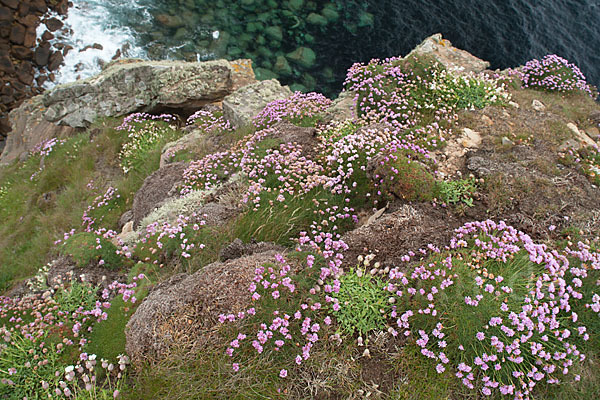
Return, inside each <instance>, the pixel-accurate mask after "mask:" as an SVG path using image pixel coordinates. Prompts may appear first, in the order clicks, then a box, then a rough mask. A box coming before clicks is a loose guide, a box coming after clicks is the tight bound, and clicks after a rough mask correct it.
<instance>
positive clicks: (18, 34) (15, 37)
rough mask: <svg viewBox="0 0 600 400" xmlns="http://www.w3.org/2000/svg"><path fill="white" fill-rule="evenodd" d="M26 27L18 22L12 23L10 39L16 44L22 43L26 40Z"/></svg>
mask: <svg viewBox="0 0 600 400" xmlns="http://www.w3.org/2000/svg"><path fill="white" fill-rule="evenodd" d="M25 32H26V28H25V27H24V26H23V25H21V24H19V23H18V22H16V23H14V24H13V25H12V28H11V30H10V41H11V42H13V43H14V44H18V45H22V44H23V43H24V42H25Z"/></svg>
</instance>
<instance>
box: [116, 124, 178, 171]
mask: <svg viewBox="0 0 600 400" xmlns="http://www.w3.org/2000/svg"><path fill="white" fill-rule="evenodd" d="M174 121H175V117H173V116H172V115H169V114H162V115H150V114H145V113H136V114H131V115H129V116H128V117H125V119H124V120H123V123H122V124H121V125H120V126H119V127H118V128H117V130H120V131H125V132H127V134H128V135H127V141H126V142H125V144H124V145H123V149H122V150H121V153H120V154H119V158H120V159H121V167H122V168H123V171H124V172H125V173H128V172H129V171H131V170H132V169H138V168H140V167H141V164H142V163H143V162H144V161H145V156H146V155H147V154H148V153H149V152H150V151H152V150H154V149H155V148H156V147H157V146H159V145H161V144H166V143H167V142H170V141H173V140H175V139H177V138H178V137H179V136H180V135H181V134H180V133H179V131H177V129H175V127H174V126H172V125H170V124H169V122H174Z"/></svg>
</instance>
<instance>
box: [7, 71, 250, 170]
mask: <svg viewBox="0 0 600 400" xmlns="http://www.w3.org/2000/svg"><path fill="white" fill-rule="evenodd" d="M253 82H256V79H255V77H254V72H253V71H252V66H251V62H250V60H236V61H226V60H216V61H206V62H200V63H193V62H183V61H141V60H120V61H116V62H114V63H111V64H109V65H108V66H107V67H106V68H105V69H104V70H103V71H102V72H101V73H100V74H98V75H96V76H94V77H91V78H88V79H84V80H79V81H76V82H73V83H68V84H64V85H58V86H56V87H55V88H54V89H53V90H51V91H48V92H46V93H44V94H43V95H39V96H36V97H34V98H32V99H31V100H30V101H28V102H26V103H25V104H23V105H21V107H19V108H17V109H15V110H13V111H12V112H11V113H10V117H9V121H10V125H11V126H12V130H11V131H10V133H9V134H8V137H7V142H6V148H5V150H4V152H3V153H2V156H1V157H0V163H6V162H11V161H12V160H15V159H17V158H18V157H19V155H20V154H21V153H23V152H25V151H31V150H32V149H33V148H34V147H35V146H36V145H37V144H39V143H42V142H43V141H45V140H48V139H51V138H52V137H56V136H57V135H58V134H62V135H63V136H64V135H66V134H68V133H70V131H72V130H73V129H72V128H84V127H87V126H89V124H90V123H91V122H93V121H94V120H95V119H96V118H98V117H117V116H121V115H125V114H129V113H132V112H137V111H143V112H165V111H166V112H172V111H177V112H184V113H189V114H191V113H192V112H194V111H196V110H198V109H199V108H201V107H202V106H204V105H206V104H209V103H213V102H218V101H221V100H223V98H224V97H225V96H227V95H229V94H231V93H233V92H234V91H235V90H237V89H238V88H240V87H242V86H245V85H248V84H250V83H253ZM61 126H64V127H66V128H61ZM67 131H69V132H67Z"/></svg>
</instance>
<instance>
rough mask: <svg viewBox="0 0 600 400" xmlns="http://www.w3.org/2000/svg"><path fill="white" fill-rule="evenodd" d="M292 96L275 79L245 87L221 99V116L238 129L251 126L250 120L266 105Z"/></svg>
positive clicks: (286, 88) (287, 89) (288, 90)
mask: <svg viewBox="0 0 600 400" xmlns="http://www.w3.org/2000/svg"><path fill="white" fill-rule="evenodd" d="M291 95H292V91H291V90H290V89H289V88H288V87H287V86H281V84H280V83H279V82H278V81H277V80H276V79H270V80H268V81H260V82H256V83H253V84H251V85H246V86H244V87H242V88H240V89H238V90H236V91H235V92H234V93H232V94H230V95H229V96H227V97H225V99H223V115H224V117H225V119H226V120H227V121H229V123H230V124H231V125H232V126H233V127H235V128H239V127H242V126H249V125H252V118H254V117H255V116H257V115H258V113H260V112H261V111H262V110H263V108H265V106H266V105H267V104H269V103H270V102H272V101H275V100H281V99H285V98H287V97H289V96H291Z"/></svg>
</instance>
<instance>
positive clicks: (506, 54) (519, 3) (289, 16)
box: [40, 0, 600, 95]
mask: <svg viewBox="0 0 600 400" xmlns="http://www.w3.org/2000/svg"><path fill="white" fill-rule="evenodd" d="M72 1H73V4H74V5H73V7H72V8H70V9H69V14H68V17H67V19H66V20H65V21H64V22H65V25H66V27H67V28H69V29H70V32H71V33H67V34H65V35H62V37H59V38H57V39H56V40H55V41H62V42H63V43H65V44H69V45H71V46H73V47H74V49H73V50H71V51H70V52H69V53H68V55H67V56H66V58H65V66H64V67H62V68H61V70H60V72H59V74H58V76H57V78H58V79H57V80H58V82H61V83H62V82H69V81H72V80H75V79H76V78H80V77H86V76H90V75H93V74H95V73H97V72H98V71H99V70H100V68H101V66H102V65H103V63H104V62H106V61H109V60H110V59H111V58H112V57H113V56H114V55H115V53H117V51H119V52H121V53H122V54H123V55H124V56H128V57H139V58H145V59H181V60H189V61H194V60H208V59H212V58H218V57H225V58H231V59H233V58H251V59H252V60H253V62H254V68H255V71H256V72H257V75H258V76H259V78H263V79H266V78H271V77H275V78H278V79H280V80H281V81H283V82H284V83H286V84H293V86H292V89H299V90H305V91H310V90H316V91H320V92H323V93H326V94H329V95H332V94H335V93H337V92H339V91H340V90H341V84H342V82H343V79H344V76H345V71H346V69H347V68H348V67H349V66H351V65H352V63H354V62H364V61H368V60H369V59H371V58H385V57H390V56H399V55H405V54H406V53H408V52H409V51H410V50H411V49H412V48H414V47H415V46H416V45H417V44H419V43H420V42H421V41H422V40H423V39H424V38H425V37H427V36H429V35H431V34H434V33H437V32H440V33H442V34H443V36H444V37H445V38H447V39H449V40H451V41H452V42H453V44H454V45H455V46H457V47H459V48H463V49H465V50H467V51H469V52H471V53H473V54H474V55H476V56H478V57H480V58H483V59H485V60H488V61H490V62H491V64H492V68H506V67H510V66H518V65H521V64H524V63H525V62H526V61H528V60H529V59H531V58H537V57H542V56H544V55H545V54H550V53H556V54H559V55H561V56H562V57H565V58H567V59H568V60H570V61H571V62H574V63H575V64H577V65H578V66H579V67H580V68H581V69H582V71H583V72H584V74H585V75H586V76H587V77H588V81H590V82H591V83H593V84H596V85H598V84H600V53H599V52H598V48H600V28H599V27H598V21H600V0H528V1H526V0H477V1H475V0H364V1H361V0H343V1H342V0H329V1H309V0H284V1H282V0H211V1H206V0H128V1H122V0H72ZM41 32H43V27H42V28H40V34H41ZM96 43H97V44H100V45H101V47H102V49H95V48H93V47H90V46H93V45H94V44H96ZM96 47H100V46H96ZM84 49H85V50H84ZM298 49H308V50H301V51H300V52H298Z"/></svg>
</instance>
